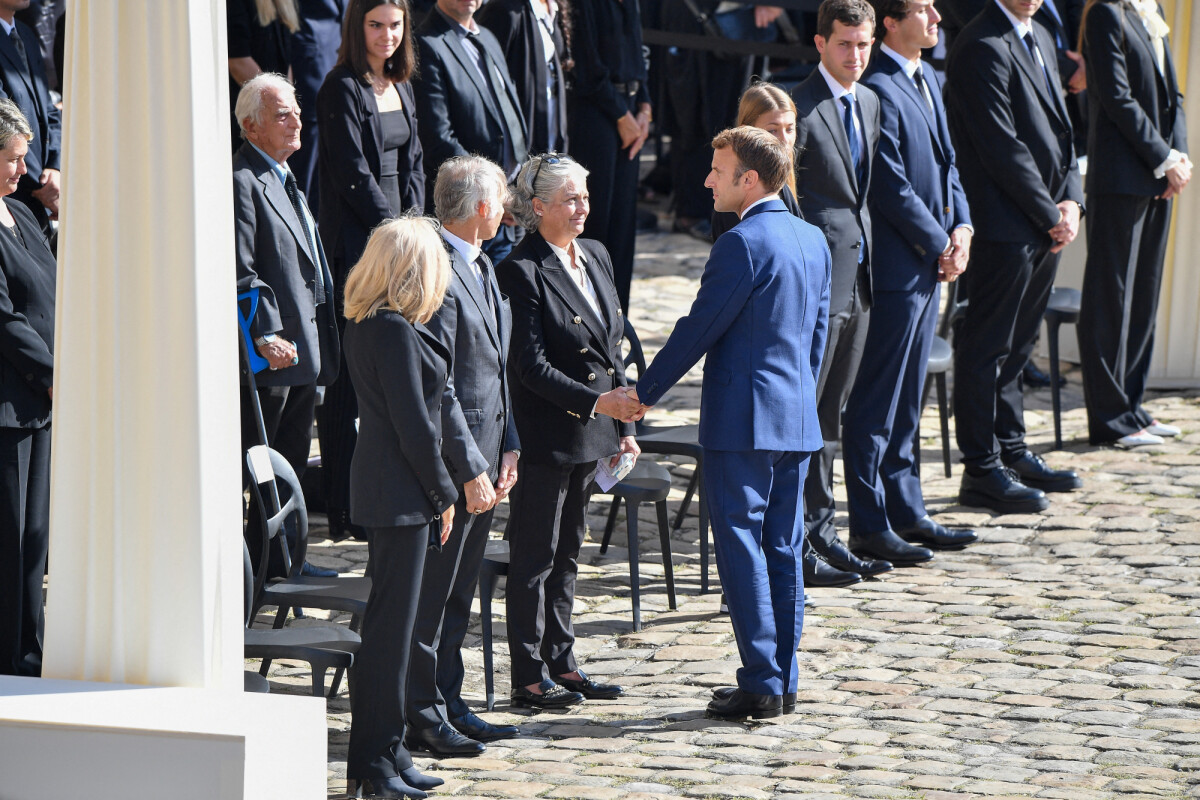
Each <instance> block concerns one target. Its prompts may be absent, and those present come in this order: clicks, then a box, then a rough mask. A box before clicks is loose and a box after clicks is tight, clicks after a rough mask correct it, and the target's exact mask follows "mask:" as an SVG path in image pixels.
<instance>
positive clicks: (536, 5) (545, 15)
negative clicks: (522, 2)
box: [529, 0, 558, 23]
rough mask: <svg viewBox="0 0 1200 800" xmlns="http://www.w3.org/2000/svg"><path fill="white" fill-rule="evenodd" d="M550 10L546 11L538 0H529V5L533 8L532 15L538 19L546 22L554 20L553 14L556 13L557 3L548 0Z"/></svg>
mask: <svg viewBox="0 0 1200 800" xmlns="http://www.w3.org/2000/svg"><path fill="white" fill-rule="evenodd" d="M549 5H550V10H549V11H547V10H546V9H545V8H543V7H542V4H541V3H540V2H538V0H529V7H530V8H532V9H533V15H534V16H535V17H537V18H538V19H540V20H545V21H546V22H547V23H553V22H554V16H555V15H556V14H557V13H558V3H556V2H554V0H550V3H549Z"/></svg>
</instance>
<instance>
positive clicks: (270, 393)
mask: <svg viewBox="0 0 1200 800" xmlns="http://www.w3.org/2000/svg"><path fill="white" fill-rule="evenodd" d="M241 391H242V459H241V461H242V483H243V484H244V485H245V484H249V482H250V472H249V470H248V469H247V468H246V451H247V450H249V449H250V448H251V447H253V446H255V445H258V444H262V439H261V437H260V435H259V432H258V421H257V419H256V418H255V414H254V405H253V402H252V400H251V396H250V389H249V388H248V387H247V386H245V385H243V386H242V389H241ZM316 401H317V385H316V384H315V383H308V384H304V385H302V386H260V387H259V388H258V402H259V404H260V405H261V406H262V415H263V422H264V424H265V426H266V429H267V442H266V444H267V446H268V447H270V448H271V449H272V450H275V451H277V452H278V453H279V454H280V455H281V456H283V457H284V458H285V459H287V462H288V464H290V465H291V467H292V469H293V470H294V471H295V472H296V477H297V478H303V477H304V469H305V467H307V466H308V450H309V447H310V445H311V444H312V427H313V408H314V406H315V405H316ZM283 500H284V502H286V501H287V498H283ZM247 519H248V523H247V525H246V545H247V546H248V547H249V548H250V558H251V560H252V562H253V563H254V567H255V571H256V572H257V570H258V558H259V554H260V553H261V552H262V528H261V525H262V522H261V517H260V515H259V513H258V506H257V505H256V504H255V503H254V502H253V501H251V503H250V513H249V516H248V518H247ZM271 555H272V557H271V562H270V571H269V572H268V575H269V576H270V577H279V576H282V575H283V566H282V562H281V561H278V560H277V554H276V553H275V552H272V554H271Z"/></svg>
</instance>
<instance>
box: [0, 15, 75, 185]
mask: <svg viewBox="0 0 1200 800" xmlns="http://www.w3.org/2000/svg"><path fill="white" fill-rule="evenodd" d="M16 25H17V27H16V30H17V33H18V34H19V35H20V37H21V41H22V42H24V43H25V52H26V54H28V57H29V69H28V70H26V69H25V68H24V67H22V66H20V64H21V62H20V56H18V55H17V48H15V47H13V43H12V40H10V39H9V38H8V37H7V36H2V35H0V86H2V87H3V93H4V96H5V97H7V98H9V99H10V100H12V101H13V102H14V103H16V104H17V106H18V107H19V108H20V109H21V113H22V114H24V115H25V118H26V119H27V120H29V125H30V127H31V128H33V141H32V142H30V143H29V152H28V153H26V154H25V167H26V168H27V169H28V170H29V172H28V173H27V174H25V175H23V176H21V183H20V189H21V192H22V193H26V194H27V193H28V192H31V191H33V190H34V189H37V188H38V187H39V186H40V185H41V184H40V183H39V181H38V179H39V178H40V177H41V175H42V172H43V171H44V170H47V169H60V168H61V167H60V165H59V162H60V160H61V159H60V154H61V151H62V112H61V111H59V110H58V108H57V107H56V106H55V105H54V103H52V102H51V101H50V87H49V84H48V83H47V82H46V67H45V62H44V61H42V58H41V52H42V51H41V43H40V42H39V41H38V37H37V34H36V33H34V32H33V29H32V28H30V27H29V26H28V25H26V24H25V23H23V22H18V23H17V24H16ZM34 202H37V201H36V200H35V201H34Z"/></svg>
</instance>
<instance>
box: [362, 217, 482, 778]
mask: <svg viewBox="0 0 1200 800" xmlns="http://www.w3.org/2000/svg"><path fill="white" fill-rule="evenodd" d="M449 282H450V259H449V256H447V254H446V249H445V247H444V246H443V244H442V237H441V236H439V235H438V233H437V226H436V223H434V222H433V221H432V220H429V219H424V218H415V219H410V218H406V219H397V220H391V221H389V222H386V223H384V224H383V225H381V226H380V227H378V228H376V229H375V232H374V233H373V234H371V238H370V240H369V241H368V243H367V246H366V250H365V251H364V253H363V257H362V259H361V260H360V261H359V262H358V264H356V265H355V267H354V269H353V270H352V271H351V272H350V275H349V277H348V278H347V279H346V317H347V320H348V321H347V323H346V334H345V338H344V339H343V342H342V347H343V353H344V354H345V359H346V368H347V372H349V374H350V377H351V379H352V380H353V381H354V388H355V390H356V391H357V393H358V398H359V408H360V411H361V416H360V420H361V425H362V438H361V439H360V440H359V445H358V447H357V448H356V449H355V451H354V460H353V463H352V465H351V468H350V503H351V514H352V515H353V519H354V521H355V522H356V523H357V524H359V525H362V526H363V527H365V528H366V529H367V530H368V531H370V538H371V556H370V561H371V563H370V574H371V579H372V584H371V596H370V597H369V598H368V600H367V610H366V613H365V614H364V615H363V625H362V647H361V648H360V649H359V651H358V656H357V658H355V661H354V666H353V667H352V668H351V672H350V681H351V692H350V711H351V718H350V751H349V755H348V757H347V761H346V774H347V776H348V777H349V778H352V779H354V780H357V781H358V782H359V783H360V784H366V785H365V786H364V787H363V788H364V789H365V790H366V791H365V794H366V796H368V797H418V798H419V797H425V793H424V791H423V790H425V789H430V788H433V787H434V786H437V785H439V784H441V783H442V781H441V780H440V779H438V778H432V777H429V776H426V775H422V774H421V773H420V772H418V771H417V770H416V768H415V767H414V766H413V763H412V757H411V756H410V755H409V752H408V750H407V749H406V748H405V746H404V733H405V722H404V720H405V695H406V690H407V685H408V679H407V675H408V663H409V654H410V652H411V649H412V632H413V625H414V623H415V621H416V615H417V602H418V599H419V597H420V593H421V574H422V572H423V570H424V565H425V550H426V548H427V547H429V546H431V545H434V546H440V544H444V543H445V542H446V539H447V538H448V537H449V536H450V529H451V525H452V524H453V522H454V501H455V500H457V499H458V489H457V487H456V485H455V483H454V480H453V479H452V478H451V477H450V473H449V471H448V470H447V468H446V465H445V463H444V461H443V460H442V451H441V446H442V407H441V406H442V397H443V394H444V393H445V389H446V381H447V379H448V376H449V374H450V358H451V355H450V351H449V350H448V349H446V347H445V346H444V345H443V344H442V343H441V341H440V340H439V339H438V338H437V336H435V335H434V334H433V333H431V332H430V331H429V330H428V329H427V328H426V327H425V323H427V322H428V321H429V320H430V318H431V317H433V314H434V312H435V311H437V309H438V307H439V306H441V304H442V299H443V297H444V296H445V294H446V286H447V285H448V284H449ZM435 542H440V544H437V545H435Z"/></svg>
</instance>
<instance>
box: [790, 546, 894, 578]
mask: <svg viewBox="0 0 1200 800" xmlns="http://www.w3.org/2000/svg"><path fill="white" fill-rule="evenodd" d="M807 540H808V537H805V541H807ZM812 541H813V548H814V549H815V550H816V551H817V553H819V554H820V555H821V557H822V558H824V559H825V561H826V562H827V563H828V564H829V565H830V566H832V567H834V568H836V569H840V570H843V571H845V572H857V573H858V574H859V575H861V576H863V577H864V578H870V577H872V576H873V575H879V574H882V573H884V572H891V571H892V562H890V561H883V560H880V559H876V558H870V559H864V558H859V557H858V556H856V555H854V553H851V552H850V551H849V550H847V549H846V546H845V545H844V544H842V543H841V541H834V542H826V541H823V540H822V539H821V538H820V537H819V536H814V537H812Z"/></svg>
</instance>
